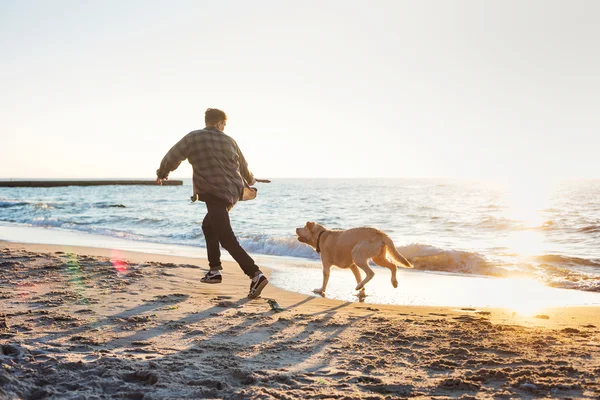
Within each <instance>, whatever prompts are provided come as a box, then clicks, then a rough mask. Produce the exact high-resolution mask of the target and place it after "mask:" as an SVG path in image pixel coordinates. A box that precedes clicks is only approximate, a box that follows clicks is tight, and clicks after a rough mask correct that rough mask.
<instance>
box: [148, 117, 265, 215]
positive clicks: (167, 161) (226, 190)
mask: <svg viewBox="0 0 600 400" xmlns="http://www.w3.org/2000/svg"><path fill="white" fill-rule="evenodd" d="M186 158H187V159H188V161H189V163H190V164H192V168H193V170H194V175H193V182H194V196H193V197H192V198H193V199H195V198H196V196H197V195H202V194H212V195H213V196H216V197H218V198H220V199H223V200H225V201H227V202H228V203H229V204H230V205H231V206H233V205H234V204H235V203H236V202H237V201H238V200H242V196H244V192H245V191H246V192H248V187H249V186H250V185H253V184H254V183H255V180H254V175H252V173H251V172H250V170H249V169H248V163H247V162H246V159H245V158H244V155H243V154H242V152H241V150H240V148H239V147H238V145H237V143H236V142H235V140H233V139H232V138H231V137H229V136H227V135H226V134H224V133H223V132H221V131H220V130H218V129H217V128H215V127H207V128H204V129H201V130H198V131H193V132H190V133H188V134H187V135H186V136H184V138H183V139H181V140H180V141H179V142H178V143H177V144H176V145H175V146H173V147H172V148H171V150H169V152H168V153H167V155H165V157H164V158H163V160H162V162H161V163H160V168H159V169H158V170H157V171H156V175H157V177H158V178H160V179H165V178H167V177H168V176H169V173H170V172H171V171H174V170H176V169H177V167H179V164H181V162H182V161H183V160H185V159H186ZM244 188H246V190H244ZM250 192H251V191H250ZM250 196H251V195H250ZM244 200H246V196H244Z"/></svg>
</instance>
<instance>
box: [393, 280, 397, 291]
mask: <svg viewBox="0 0 600 400" xmlns="http://www.w3.org/2000/svg"><path fill="white" fill-rule="evenodd" d="M392 286H393V287H394V289H395V288H397V287H398V281H392Z"/></svg>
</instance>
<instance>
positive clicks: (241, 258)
mask: <svg viewBox="0 0 600 400" xmlns="http://www.w3.org/2000/svg"><path fill="white" fill-rule="evenodd" d="M198 199H199V200H201V201H203V202H204V203H206V209H207V211H208V212H207V214H206V216H205V217H204V221H202V232H204V238H205V239H206V251H207V253H208V265H209V266H210V269H211V270H212V271H216V270H222V269H223V267H222V266H221V249H220V248H219V244H220V245H221V246H223V248H224V249H225V250H227V251H228V252H229V254H231V257H233V259H234V260H235V261H236V262H237V263H238V264H239V265H240V267H241V268H242V270H243V271H244V273H245V274H246V275H248V276H249V277H250V278H253V277H254V275H255V274H256V272H257V271H258V270H259V269H258V266H257V265H256V263H255V262H254V260H253V259H252V257H250V256H249V255H248V253H246V250H244V249H243V248H242V246H240V244H239V242H238V240H237V238H236V237H235V233H233V229H232V228H231V221H230V220H229V210H230V209H231V206H230V205H229V203H227V202H226V201H225V200H221V199H219V198H218V197H216V196H213V195H210V194H203V195H200V196H198Z"/></svg>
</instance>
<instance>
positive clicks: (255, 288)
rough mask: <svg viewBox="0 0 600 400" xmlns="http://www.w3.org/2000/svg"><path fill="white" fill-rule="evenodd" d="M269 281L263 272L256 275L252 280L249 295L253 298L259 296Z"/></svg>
mask: <svg viewBox="0 0 600 400" xmlns="http://www.w3.org/2000/svg"><path fill="white" fill-rule="evenodd" d="M268 283H269V280H268V279H267V277H266V276H264V275H263V274H262V273H261V274H260V275H258V276H256V277H254V278H253V279H252V281H251V282H250V292H249V293H248V297H250V298H252V299H256V298H258V297H259V296H260V294H261V293H262V291H263V289H264V288H265V286H267V284H268Z"/></svg>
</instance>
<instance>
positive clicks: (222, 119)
mask: <svg viewBox="0 0 600 400" xmlns="http://www.w3.org/2000/svg"><path fill="white" fill-rule="evenodd" d="M204 122H205V123H206V126H214V127H215V128H217V129H218V130H220V131H224V130H225V125H227V114H225V112H224V111H221V110H219V109H218V108H207V109H206V112H205V113H204Z"/></svg>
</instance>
